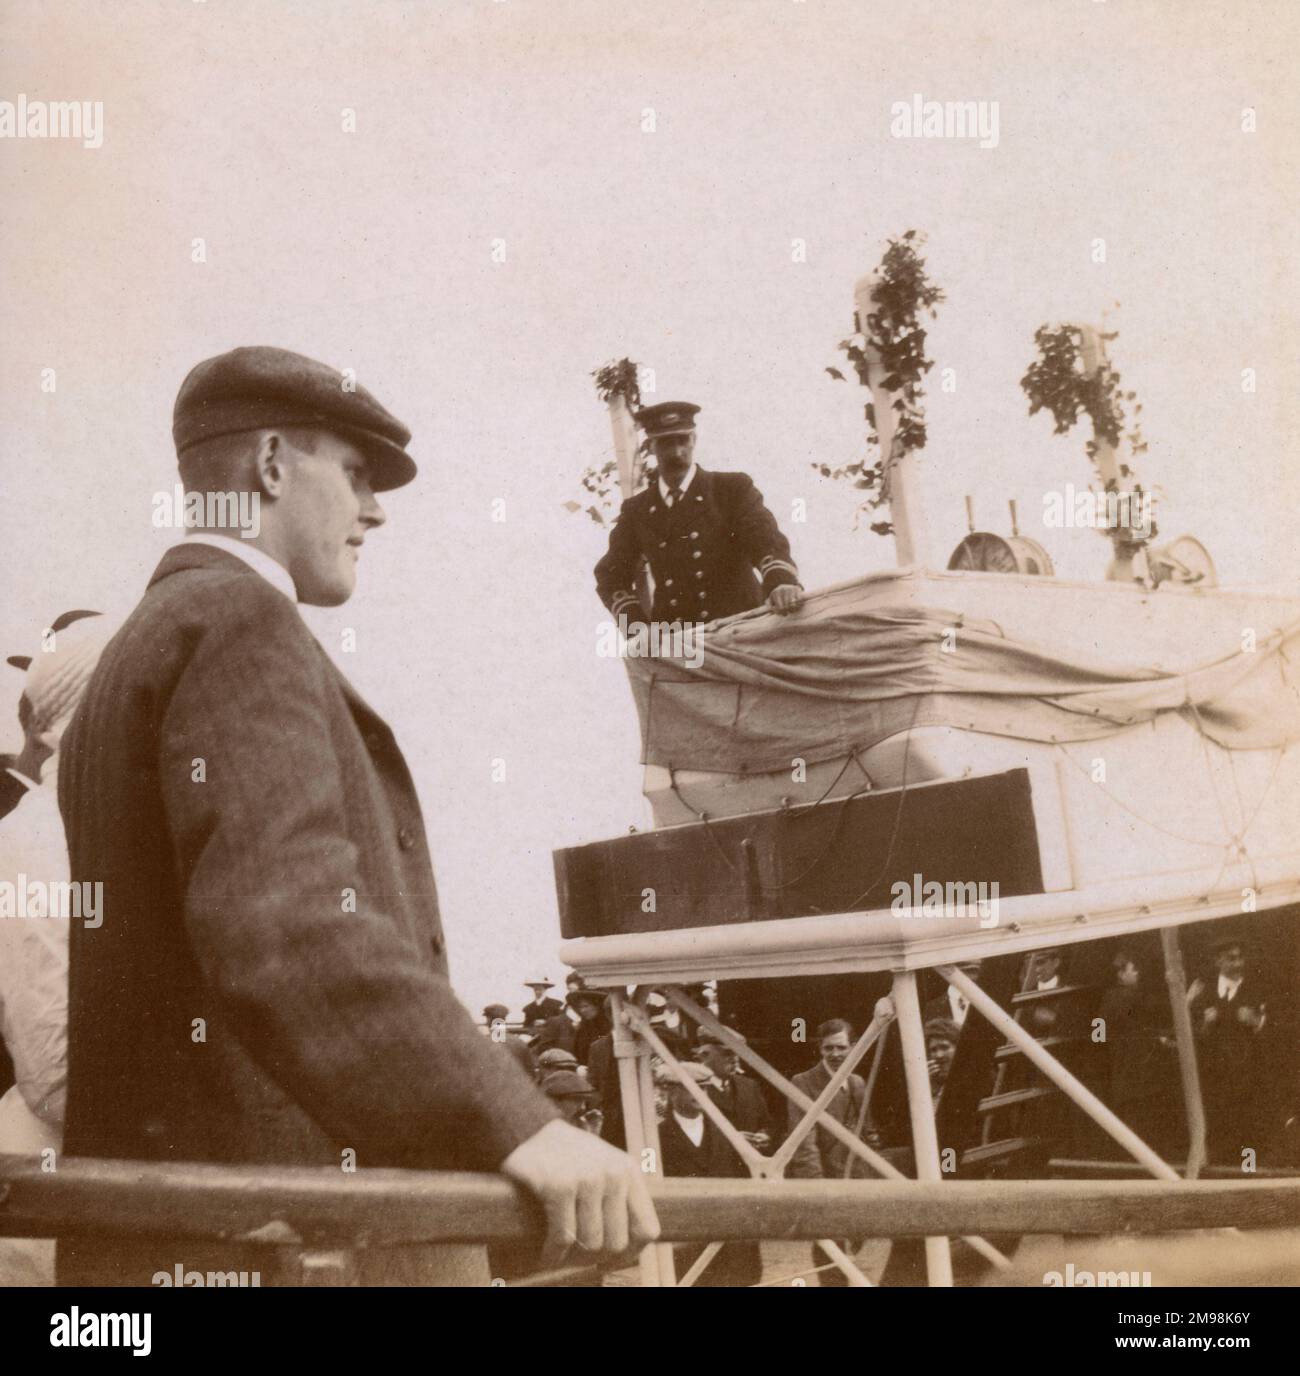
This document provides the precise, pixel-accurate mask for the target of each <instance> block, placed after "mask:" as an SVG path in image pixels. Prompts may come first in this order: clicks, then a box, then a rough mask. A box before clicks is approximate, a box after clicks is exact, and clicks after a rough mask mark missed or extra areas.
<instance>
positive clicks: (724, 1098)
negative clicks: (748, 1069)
mask: <svg viewBox="0 0 1300 1376" xmlns="http://www.w3.org/2000/svg"><path fill="white" fill-rule="evenodd" d="M736 1035H737V1036H739V1033H737V1034H736ZM695 1059H696V1060H697V1061H699V1063H700V1064H701V1065H702V1066H703V1067H704V1068H705V1069H706V1070H707V1071H708V1072H709V1080H708V1082H707V1083H706V1085H705V1089H706V1090H707V1091H708V1094H709V1098H711V1099H712V1100H713V1102H714V1103H715V1104H717V1106H718V1107H719V1108H720V1109H721V1110H722V1111H723V1113H724V1114H726V1116H727V1121H728V1122H729V1123H731V1125H732V1126H733V1127H734V1128H735V1129H736V1130H737V1131H738V1132H739V1133H740V1134H741V1136H742V1137H744V1138H745V1140H746V1141H747V1142H748V1143H749V1144H750V1146H752V1147H753V1148H754V1149H755V1151H760V1152H762V1153H764V1155H766V1154H767V1153H768V1152H770V1151H771V1149H772V1115H771V1111H770V1110H769V1109H768V1106H767V1100H766V1098H764V1096H763V1091H762V1090H761V1089H759V1087H758V1086H757V1085H756V1084H755V1083H754V1082H753V1080H751V1079H750V1078H749V1077H748V1076H746V1075H742V1074H741V1073H740V1061H739V1058H738V1057H737V1055H736V1053H735V1052H734V1051H733V1050H732V1049H731V1048H730V1047H729V1046H724V1045H723V1043H722V1042H720V1041H718V1040H717V1038H716V1037H714V1036H712V1035H711V1034H710V1033H708V1032H704V1033H702V1034H701V1035H700V1040H699V1042H698V1043H697V1044H696V1047H695Z"/></svg>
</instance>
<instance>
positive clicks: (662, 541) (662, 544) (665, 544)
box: [659, 540, 668, 549]
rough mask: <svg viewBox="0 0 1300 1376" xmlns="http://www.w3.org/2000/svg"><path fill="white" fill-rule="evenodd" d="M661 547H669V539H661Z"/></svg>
mask: <svg viewBox="0 0 1300 1376" xmlns="http://www.w3.org/2000/svg"><path fill="white" fill-rule="evenodd" d="M659 548H660V549H667V548H668V541H667V540H660V541H659Z"/></svg>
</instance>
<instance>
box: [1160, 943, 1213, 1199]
mask: <svg viewBox="0 0 1300 1376" xmlns="http://www.w3.org/2000/svg"><path fill="white" fill-rule="evenodd" d="M1160 946H1161V949H1162V950H1163V951H1164V956H1165V983H1166V984H1167V985H1168V986H1169V1011H1170V1013H1171V1014H1172V1015H1173V1020H1174V1041H1175V1042H1176V1044H1177V1046H1178V1073H1179V1074H1180V1075H1181V1076H1182V1081H1183V1109H1184V1111H1185V1113H1186V1114H1187V1167H1186V1173H1187V1179H1188V1180H1195V1179H1197V1178H1198V1177H1199V1176H1200V1174H1201V1171H1202V1170H1203V1169H1204V1166H1205V1156H1206V1153H1205V1105H1204V1103H1203V1102H1202V1100H1201V1072H1200V1069H1199V1067H1198V1066H1197V1063H1196V1037H1195V1034H1194V1033H1193V1030H1192V1015H1191V1013H1190V1012H1189V1011H1188V1007H1187V976H1186V974H1185V973H1184V972H1183V948H1182V945H1181V943H1180V942H1179V939H1178V932H1177V930H1176V929H1175V928H1173V927H1164V928H1162V929H1161V931H1160Z"/></svg>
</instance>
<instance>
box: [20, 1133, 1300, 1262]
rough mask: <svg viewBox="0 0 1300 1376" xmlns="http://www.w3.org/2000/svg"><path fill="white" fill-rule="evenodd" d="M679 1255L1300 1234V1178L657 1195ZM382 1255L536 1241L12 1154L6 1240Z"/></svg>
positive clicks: (475, 1191)
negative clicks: (258, 1245) (850, 1245)
mask: <svg viewBox="0 0 1300 1376" xmlns="http://www.w3.org/2000/svg"><path fill="white" fill-rule="evenodd" d="M651 1189H652V1193H653V1195H654V1200H655V1206H656V1208H657V1210H658V1213H659V1220H660V1224H661V1226H662V1230H663V1238H664V1240H665V1241H671V1242H714V1241H723V1240H727V1239H731V1238H753V1239H792V1238H805V1239H816V1238H825V1237H846V1236H849V1237H880V1238H886V1237H887V1238H893V1237H917V1236H926V1235H929V1236H949V1237H956V1236H962V1235H965V1234H983V1233H1070V1234H1094V1235H1104V1234H1111V1233H1143V1232H1162V1233H1163V1232H1177V1231H1184V1230H1191V1229H1199V1228H1228V1227H1236V1228H1242V1229H1254V1228H1293V1227H1300V1179H1295V1178H1288V1179H1266V1180H1201V1181H1196V1182H1188V1181H1173V1182H1167V1181H1160V1180H1103V1181H1096V1180H1092V1181H1081V1180H1033V1181H1012V1180H998V1181H961V1180H957V1181H943V1182H940V1183H925V1182H920V1181H911V1180H907V1181H895V1180H846V1181H834V1180H831V1181H810V1180H790V1181H755V1180H656V1181H654V1182H652V1186H651ZM73 1231H75V1232H77V1233H83V1234H85V1233H92V1234H101V1235H102V1234H109V1235H120V1234H136V1235H142V1234H145V1235H148V1234H151V1235H155V1236H169V1237H190V1238H210V1239H212V1238H219V1239H225V1240H237V1239H245V1240H257V1241H263V1240H264V1241H267V1242H273V1243H275V1244H276V1245H279V1246H284V1245H286V1244H287V1245H289V1246H293V1245H295V1244H298V1245H302V1246H304V1247H312V1248H318V1247H325V1246H334V1247H346V1246H347V1245H348V1243H349V1241H350V1240H352V1239H355V1238H357V1237H360V1236H364V1237H365V1239H366V1243H367V1245H368V1246H370V1247H374V1246H382V1245H385V1244H388V1245H392V1244H399V1243H414V1242H464V1241H489V1242H491V1241H498V1240H500V1241H505V1240H509V1239H524V1238H535V1237H538V1236H540V1233H541V1215H540V1212H539V1210H538V1209H537V1208H536V1206H535V1205H534V1204H533V1203H532V1202H531V1200H530V1199H529V1198H528V1196H527V1195H526V1194H525V1193H524V1192H523V1191H522V1190H520V1189H518V1188H517V1187H515V1186H514V1185H512V1184H511V1183H510V1182H509V1181H507V1180H505V1179H504V1178H503V1177H501V1176H499V1175H473V1174H462V1173H456V1172H435V1171H399V1170H366V1171H358V1172H357V1173H355V1174H347V1173H344V1172H343V1171H341V1170H339V1169H337V1168H335V1167H320V1168H317V1167H284V1166H276V1167H270V1166H211V1165H169V1164H160V1163H157V1162H138V1161H102V1160H89V1159H78V1158H74V1157H68V1158H65V1159H63V1160H60V1161H59V1162H58V1163H57V1168H56V1169H54V1170H43V1169H42V1162H41V1159H40V1158H38V1157H26V1156H4V1155H0V1236H10V1237H52V1236H55V1235H57V1234H59V1233H60V1232H73Z"/></svg>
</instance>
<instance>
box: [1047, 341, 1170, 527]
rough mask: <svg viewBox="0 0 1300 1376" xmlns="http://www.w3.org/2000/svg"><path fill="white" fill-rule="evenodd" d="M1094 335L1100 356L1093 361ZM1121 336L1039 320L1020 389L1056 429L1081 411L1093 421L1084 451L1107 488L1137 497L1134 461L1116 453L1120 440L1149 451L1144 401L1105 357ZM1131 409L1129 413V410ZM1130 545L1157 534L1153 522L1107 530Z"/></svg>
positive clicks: (1135, 451) (1063, 430)
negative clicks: (1033, 353)
mask: <svg viewBox="0 0 1300 1376" xmlns="http://www.w3.org/2000/svg"><path fill="white" fill-rule="evenodd" d="M1086 334H1087V335H1091V336H1092V341H1095V344H1096V347H1097V358H1096V360H1095V361H1090V359H1089V357H1088V354H1089V352H1090V349H1089V344H1090V341H1089V340H1088V339H1087V338H1086ZM1118 338H1119V331H1118V330H1110V331H1102V330H1097V331H1094V330H1092V329H1091V327H1089V328H1088V329H1087V331H1086V333H1085V328H1084V327H1083V326H1081V325H1040V326H1039V327H1038V329H1037V330H1035V331H1034V344H1035V345H1036V346H1037V348H1038V356H1037V358H1035V359H1034V361H1033V362H1032V363H1031V364H1030V365H1029V368H1028V370H1027V371H1026V372H1025V375H1024V377H1022V378H1021V379H1020V387H1021V390H1022V391H1023V392H1024V393H1025V395H1026V396H1027V397H1028V398H1029V414H1030V415H1031V416H1033V415H1037V414H1038V412H1039V411H1047V412H1049V413H1050V414H1051V417H1052V422H1053V433H1055V434H1057V435H1066V434H1068V433H1069V432H1070V431H1071V430H1072V429H1073V428H1074V427H1075V425H1076V424H1077V423H1078V421H1079V418H1080V416H1087V417H1088V419H1089V420H1090V421H1091V422H1092V435H1091V437H1090V438H1089V439H1088V440H1087V441H1086V442H1085V444H1084V450H1085V452H1086V453H1087V455H1088V461H1089V463H1091V464H1092V467H1093V471H1094V472H1095V473H1096V474H1097V477H1098V479H1099V480H1100V482H1101V485H1102V491H1103V492H1116V493H1118V492H1120V491H1121V490H1123V491H1127V492H1131V493H1132V494H1133V496H1134V497H1136V498H1137V499H1138V500H1139V501H1141V500H1142V498H1143V497H1144V496H1145V495H1146V494H1145V493H1144V489H1143V487H1142V485H1141V483H1139V482H1137V481H1136V477H1137V475H1136V472H1135V471H1134V469H1133V467H1132V465H1131V464H1129V463H1127V462H1125V461H1124V460H1123V459H1122V458H1119V457H1118V454H1117V451H1118V450H1119V448H1120V446H1121V444H1125V445H1127V448H1128V454H1129V456H1130V457H1132V458H1136V457H1137V456H1138V455H1139V454H1145V453H1146V451H1147V443H1146V440H1145V439H1144V438H1143V435H1142V423H1141V419H1140V417H1141V415H1142V403H1141V402H1140V401H1138V400H1137V394H1136V393H1135V392H1133V391H1131V390H1130V391H1125V390H1124V387H1123V385H1122V384H1123V380H1122V379H1121V377H1120V374H1119V372H1118V371H1117V370H1116V368H1115V366H1114V364H1112V363H1111V361H1110V358H1109V357H1108V356H1107V353H1106V350H1105V346H1106V345H1107V344H1109V343H1111V341H1113V340H1115V339H1118ZM1129 408H1132V409H1131V413H1130V409H1129ZM1106 533H1108V534H1109V535H1110V537H1111V539H1112V540H1119V541H1120V542H1122V543H1123V544H1125V545H1127V546H1128V547H1130V548H1139V547H1141V546H1142V545H1144V544H1147V543H1149V542H1150V541H1151V540H1152V539H1153V538H1154V537H1155V535H1156V533H1157V531H1156V525H1155V522H1154V521H1152V522H1151V523H1150V525H1149V526H1147V527H1146V528H1145V529H1129V530H1120V531H1112V532H1106Z"/></svg>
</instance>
